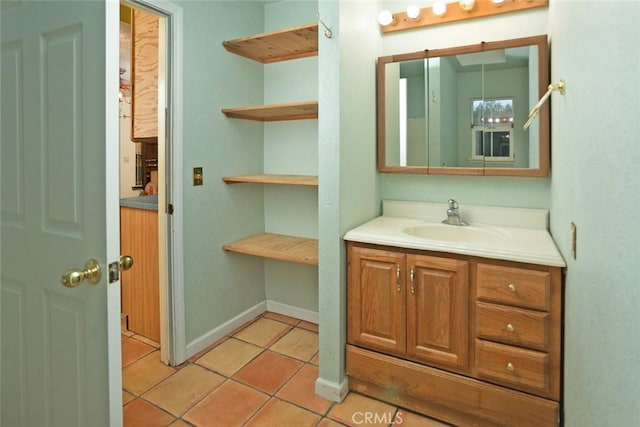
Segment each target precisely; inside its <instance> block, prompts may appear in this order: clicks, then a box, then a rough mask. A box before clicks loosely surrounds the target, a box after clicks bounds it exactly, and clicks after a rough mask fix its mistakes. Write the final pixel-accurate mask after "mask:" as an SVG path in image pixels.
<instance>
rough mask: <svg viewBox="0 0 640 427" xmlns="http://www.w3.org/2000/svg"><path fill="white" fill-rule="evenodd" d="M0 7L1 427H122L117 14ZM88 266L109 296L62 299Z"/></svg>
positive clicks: (63, 7)
mask: <svg viewBox="0 0 640 427" xmlns="http://www.w3.org/2000/svg"><path fill="white" fill-rule="evenodd" d="M0 7H1V9H0V13H1V31H2V32H1V39H0V40H1V52H2V62H1V64H2V70H1V72H2V74H1V94H2V104H1V108H2V110H1V113H2V114H1V119H2V124H1V130H0V137H1V152H0V156H1V169H0V174H1V179H2V193H1V205H0V206H1V224H2V228H1V233H2V234H1V238H2V252H1V262H2V263H1V265H0V267H1V284H0V286H1V288H0V289H1V293H0V295H1V306H0V309H1V331H0V332H1V334H2V335H1V342H2V356H1V357H2V359H1V365H2V367H1V378H0V387H1V401H0V402H1V404H2V406H1V408H0V413H1V414H0V425H2V426H12V427H15V426H38V427H40V426H107V425H119V424H121V423H122V421H121V418H122V409H121V399H122V394H121V393H122V392H121V379H120V364H121V362H120V336H119V333H118V329H119V315H118V313H119V287H120V285H119V282H115V283H113V284H107V282H108V277H107V276H108V273H107V269H108V268H107V265H106V264H107V259H108V257H107V255H108V254H109V255H110V257H111V258H113V257H114V255H113V254H114V253H117V251H118V249H119V248H118V242H117V237H116V238H115V239H113V238H110V237H108V234H109V230H114V229H115V230H116V233H117V223H118V217H117V203H118V199H117V185H118V184H117V175H116V177H115V180H114V179H111V178H110V179H106V177H107V176H109V177H110V176H111V175H112V174H117V166H114V165H113V164H111V161H112V159H113V160H114V161H115V162H117V150H118V148H117V144H118V141H117V133H118V132H117V77H115V76H117V72H118V69H117V58H118V57H117V45H118V41H117V38H116V39H115V40H113V38H112V37H111V36H110V32H111V30H110V27H109V26H108V25H107V23H108V21H109V20H112V21H113V20H115V22H113V23H112V24H115V27H116V30H115V31H116V32H117V8H118V3H117V2H113V3H108V4H107V5H105V2H104V1H17V2H5V1H3V2H2V5H1V6H0ZM114 10H115V12H114ZM112 24H111V23H110V24H109V25H112ZM107 27H109V28H107ZM116 37H117V36H116ZM109 43H111V44H114V43H115V47H111V48H107V46H108V45H109ZM110 49H115V55H114V57H115V61H112V59H110V56H109V55H108V52H109V51H110ZM112 62H115V65H112V64H111V63H112ZM110 68H113V70H114V74H113V76H114V79H115V80H114V81H115V82H116V83H115V84H113V85H112V86H114V87H113V96H114V98H113V99H114V104H115V117H114V118H113V119H108V118H109V117H110V115H114V111H112V110H113V109H112V108H111V107H110V100H108V99H107V98H108V97H107V94H108V93H109V90H110V83H109V82H111V81H112V80H111V79H110V78H106V77H105V76H108V75H110V72H108V70H110ZM108 88H109V90H108ZM112 123H114V125H113V126H112ZM111 134H113V135H115V137H114V140H113V141H109V139H110V138H109V137H110V135H111ZM105 141H109V142H111V143H112V144H110V145H107V144H106V143H105ZM112 147H113V148H112ZM114 164H117V163H114ZM110 170H111V171H112V172H108V171H110ZM113 171H116V172H113ZM110 181H115V182H110ZM111 187H115V188H116V192H115V193H113V192H112V191H111ZM111 194H114V196H111ZM90 258H95V259H96V260H98V261H99V263H100V266H101V268H102V278H101V280H100V281H99V283H97V284H91V283H88V282H87V281H85V282H83V283H82V284H81V285H80V286H78V287H76V288H67V287H64V286H63V285H62V284H61V282H60V277H61V275H62V273H64V272H65V271H66V270H68V269H71V268H81V267H83V266H84V264H85V261H86V260H87V259H90ZM112 260H113V259H112Z"/></svg>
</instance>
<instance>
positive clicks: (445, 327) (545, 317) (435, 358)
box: [347, 242, 562, 426]
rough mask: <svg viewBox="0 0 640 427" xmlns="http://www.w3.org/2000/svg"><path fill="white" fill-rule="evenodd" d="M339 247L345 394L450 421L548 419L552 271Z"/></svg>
mask: <svg viewBox="0 0 640 427" xmlns="http://www.w3.org/2000/svg"><path fill="white" fill-rule="evenodd" d="M347 244H348V257H349V265H348V285H347V298H348V309H347V310H348V328H347V341H348V344H347V375H348V376H349V387H350V388H351V389H352V390H355V391H357V392H359V393H363V394H367V395H370V396H373V397H376V398H378V399H381V400H384V401H388V402H390V403H393V404H397V405H399V406H402V407H406V408H409V409H412V410H415V411H417V412H421V413H423V414H425V415H429V416H432V417H435V418H439V419H442V420H444V421H447V422H450V423H453V424H455V425H479V426H483V425H487V426H490V425H517V426H551V425H554V426H555V425H557V424H558V421H559V418H560V404H559V401H560V381H561V316H562V308H561V305H562V278H561V269H560V268H559V267H547V266H539V265H533V264H524V263H516V262H509V261H499V260H492V259H485V258H479V257H473V256H465V255H455V254H448V253H437V252H429V251H419V250H412V249H402V248H392V247H385V246H378V245H372V244H364V243H356V242H347Z"/></svg>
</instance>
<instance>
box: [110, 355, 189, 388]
mask: <svg viewBox="0 0 640 427" xmlns="http://www.w3.org/2000/svg"><path fill="white" fill-rule="evenodd" d="M175 371H176V370H175V369H174V368H172V367H170V366H167V365H165V364H163V363H162V362H160V352H159V351H154V352H153V353H150V354H148V355H146V356H145V357H143V358H142V359H140V360H137V361H135V362H133V363H132V364H131V365H129V366H127V367H125V368H124V369H123V370H122V388H124V389H125V390H127V391H128V392H130V393H133V394H135V395H136V396H139V395H140V394H142V393H143V392H145V391H147V390H148V389H150V388H151V387H153V386H154V385H156V384H158V383H159V382H160V381H162V380H163V379H165V378H167V377H168V376H169V375H171V374H173V373H174V372H175Z"/></svg>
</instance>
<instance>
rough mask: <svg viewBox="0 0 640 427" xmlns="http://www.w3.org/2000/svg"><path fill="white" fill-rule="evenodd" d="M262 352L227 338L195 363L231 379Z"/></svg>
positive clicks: (260, 349)
mask: <svg viewBox="0 0 640 427" xmlns="http://www.w3.org/2000/svg"><path fill="white" fill-rule="evenodd" d="M262 351H263V348H262V347H258V346H255V345H253V344H249V343H247V342H244V341H240V340H237V339H235V338H229V339H228V340H226V341H224V342H222V343H220V344H218V346H216V347H215V348H213V349H211V350H210V351H209V352H208V353H205V354H204V355H202V357H200V358H199V359H198V360H197V361H196V363H197V364H198V365H202V366H204V367H206V368H209V369H212V370H214V371H217V372H220V373H221V374H223V375H226V376H228V377H231V376H233V375H234V374H235V373H236V372H238V371H239V370H240V368H242V367H243V366H244V365H246V364H247V363H249V362H250V361H251V360H253V359H254V358H255V357H256V356H257V355H258V354H260V353H261V352H262Z"/></svg>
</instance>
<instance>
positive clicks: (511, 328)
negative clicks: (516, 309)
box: [507, 323, 516, 332]
mask: <svg viewBox="0 0 640 427" xmlns="http://www.w3.org/2000/svg"><path fill="white" fill-rule="evenodd" d="M515 330H516V328H514V327H513V325H512V324H511V323H507V331H509V332H513V331H515Z"/></svg>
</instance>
